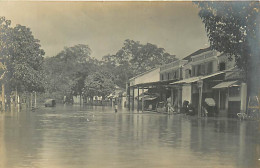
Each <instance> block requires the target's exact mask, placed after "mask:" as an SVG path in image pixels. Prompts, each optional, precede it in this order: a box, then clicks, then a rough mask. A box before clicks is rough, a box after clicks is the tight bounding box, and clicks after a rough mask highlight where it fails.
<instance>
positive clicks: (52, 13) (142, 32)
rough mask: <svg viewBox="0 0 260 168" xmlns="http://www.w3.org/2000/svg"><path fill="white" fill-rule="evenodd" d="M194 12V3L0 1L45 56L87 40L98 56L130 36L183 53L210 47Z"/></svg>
mask: <svg viewBox="0 0 260 168" xmlns="http://www.w3.org/2000/svg"><path fill="white" fill-rule="evenodd" d="M198 12H199V9H198V8H197V6H196V5H194V4H193V3H192V2H30V1H27V2H11V1H9V2H8V1H5V2H0V16H5V17H6V19H8V20H11V21H12V26H15V25H16V24H21V25H24V26H26V27H29V28H31V31H32V33H33V35H34V36H35V38H37V39H39V40H40V44H41V46H42V48H43V49H44V51H45V57H50V56H55V55H56V54H58V53H59V52H60V51H62V50H63V48H64V47H65V46H66V47H71V46H74V45H76V44H86V45H88V46H89V47H90V49H91V50H92V54H91V56H92V57H95V58H97V59H101V58H102V57H103V56H105V55H108V54H115V53H116V52H117V51H118V50H119V49H120V48H122V46H123V43H124V40H126V39H131V40H135V41H140V43H142V44H146V43H152V44H156V45H157V46H158V47H161V48H164V49H165V51H166V52H168V53H170V54H172V55H176V57H177V58H183V57H185V56H187V55H189V54H191V53H192V52H195V51H196V50H198V49H201V48H206V47H208V46H209V42H208V38H207V34H206V31H205V28H204V25H203V23H202V21H201V19H200V18H199V16H198Z"/></svg>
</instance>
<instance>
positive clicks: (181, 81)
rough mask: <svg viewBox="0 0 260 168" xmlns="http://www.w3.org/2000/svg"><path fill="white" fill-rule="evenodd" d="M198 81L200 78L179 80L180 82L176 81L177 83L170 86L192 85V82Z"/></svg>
mask: <svg viewBox="0 0 260 168" xmlns="http://www.w3.org/2000/svg"><path fill="white" fill-rule="evenodd" d="M199 79H200V77H199V76H196V77H192V78H187V79H183V80H180V81H177V82H173V83H170V84H171V85H174V84H184V83H193V82H196V81H198V80H199Z"/></svg>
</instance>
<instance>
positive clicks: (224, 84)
mask: <svg viewBox="0 0 260 168" xmlns="http://www.w3.org/2000/svg"><path fill="white" fill-rule="evenodd" d="M236 82H237V81H227V82H221V83H219V84H217V85H216V86H214V87H212V89H221V88H228V87H231V86H234V84H235V83H236Z"/></svg>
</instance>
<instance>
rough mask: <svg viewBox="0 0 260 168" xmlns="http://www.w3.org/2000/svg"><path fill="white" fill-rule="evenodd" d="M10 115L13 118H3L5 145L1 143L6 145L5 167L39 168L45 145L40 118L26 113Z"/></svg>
mask: <svg viewBox="0 0 260 168" xmlns="http://www.w3.org/2000/svg"><path fill="white" fill-rule="evenodd" d="M10 115H11V117H10V116H8V115H6V116H4V118H3V120H4V121H3V130H4V137H3V142H4V143H2V142H0V144H5V153H4V154H3V157H5V159H6V160H5V162H4V164H5V165H4V166H3V167H21V166H24V165H26V166H28V167H38V164H37V162H38V161H40V159H41V157H40V154H41V152H42V149H41V148H42V145H43V130H42V128H41V126H42V125H41V124H42V122H41V121H40V118H38V117H34V116H33V114H32V113H26V112H24V111H23V112H21V113H16V112H14V113H12V114H10ZM1 123H2V122H1ZM0 132H1V131H0ZM0 141H1V139H0ZM0 156H1V154H0ZM1 158H2V156H1ZM0 160H1V159H0Z"/></svg>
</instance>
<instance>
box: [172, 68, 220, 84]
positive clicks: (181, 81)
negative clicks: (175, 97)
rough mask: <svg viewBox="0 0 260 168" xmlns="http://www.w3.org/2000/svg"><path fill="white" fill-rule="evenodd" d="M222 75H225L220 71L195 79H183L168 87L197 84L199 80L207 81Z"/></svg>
mask: <svg viewBox="0 0 260 168" xmlns="http://www.w3.org/2000/svg"><path fill="white" fill-rule="evenodd" d="M224 73H225V72H224V71H220V72H216V73H213V74H210V75H206V76H195V77H191V78H187V79H183V80H180V81H177V82H173V83H170V85H177V84H189V83H193V82H197V81H199V80H200V79H201V80H203V79H208V78H211V77H214V76H217V75H220V74H224Z"/></svg>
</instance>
